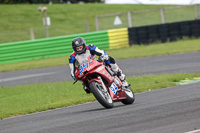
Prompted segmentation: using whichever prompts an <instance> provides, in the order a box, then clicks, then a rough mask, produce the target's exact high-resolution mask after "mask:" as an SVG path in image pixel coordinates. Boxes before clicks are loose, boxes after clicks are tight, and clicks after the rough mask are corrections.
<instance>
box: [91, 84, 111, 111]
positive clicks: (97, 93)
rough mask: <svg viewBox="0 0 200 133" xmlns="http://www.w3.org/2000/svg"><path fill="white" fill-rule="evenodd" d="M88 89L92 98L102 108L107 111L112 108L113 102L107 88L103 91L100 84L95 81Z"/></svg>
mask: <svg viewBox="0 0 200 133" xmlns="http://www.w3.org/2000/svg"><path fill="white" fill-rule="evenodd" d="M89 87H90V90H91V92H92V94H93V95H94V97H95V98H96V99H97V101H98V102H99V103H100V104H101V105H102V106H104V107H105V108H107V109H109V108H112V107H113V106H114V103H113V100H112V98H111V96H110V94H109V93H108V91H107V88H106V89H104V88H103V85H102V84H100V83H98V82H96V81H92V82H91V83H90V85H89ZM105 90H106V91H105Z"/></svg>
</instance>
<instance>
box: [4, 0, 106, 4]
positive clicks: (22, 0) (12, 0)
mask: <svg viewBox="0 0 200 133" xmlns="http://www.w3.org/2000/svg"><path fill="white" fill-rule="evenodd" d="M50 2H52V3H68V2H70V3H79V2H84V3H94V2H103V0H0V3H1V4H41V3H44V4H48V3H50Z"/></svg>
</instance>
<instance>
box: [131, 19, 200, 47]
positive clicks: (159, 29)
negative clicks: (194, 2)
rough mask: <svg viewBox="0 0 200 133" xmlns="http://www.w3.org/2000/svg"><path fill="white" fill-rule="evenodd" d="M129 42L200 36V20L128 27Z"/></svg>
mask: <svg viewBox="0 0 200 133" xmlns="http://www.w3.org/2000/svg"><path fill="white" fill-rule="evenodd" d="M128 33H129V44H130V45H134V44H150V43H153V42H167V41H176V40H177V39H182V38H184V37H196V38H197V37H200V20H193V21H182V22H175V23H167V24H160V25H149V26H142V27H132V28H128Z"/></svg>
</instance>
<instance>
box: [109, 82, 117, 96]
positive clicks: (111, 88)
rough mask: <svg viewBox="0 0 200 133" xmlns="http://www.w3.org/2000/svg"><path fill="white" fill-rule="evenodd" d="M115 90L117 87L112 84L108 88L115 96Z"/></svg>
mask: <svg viewBox="0 0 200 133" xmlns="http://www.w3.org/2000/svg"><path fill="white" fill-rule="evenodd" d="M117 89H118V88H117V86H116V85H115V84H114V83H112V85H111V86H110V90H111V91H112V92H113V93H114V94H115V93H116V92H117Z"/></svg>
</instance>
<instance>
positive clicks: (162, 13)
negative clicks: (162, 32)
mask: <svg viewBox="0 0 200 133" xmlns="http://www.w3.org/2000/svg"><path fill="white" fill-rule="evenodd" d="M160 14H161V21H162V24H164V23H165V14H164V8H161V9H160Z"/></svg>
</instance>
